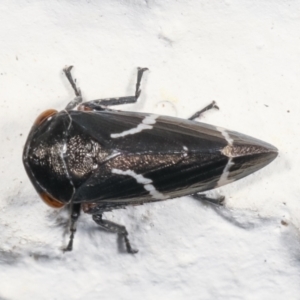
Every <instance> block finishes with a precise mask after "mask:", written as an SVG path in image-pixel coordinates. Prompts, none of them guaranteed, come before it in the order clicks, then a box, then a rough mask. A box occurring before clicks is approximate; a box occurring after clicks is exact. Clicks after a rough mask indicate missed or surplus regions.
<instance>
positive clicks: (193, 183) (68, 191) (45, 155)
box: [23, 66, 278, 253]
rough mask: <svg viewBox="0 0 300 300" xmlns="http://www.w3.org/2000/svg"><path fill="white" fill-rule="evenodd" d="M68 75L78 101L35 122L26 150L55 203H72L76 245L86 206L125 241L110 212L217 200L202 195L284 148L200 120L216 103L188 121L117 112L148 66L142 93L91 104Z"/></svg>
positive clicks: (44, 194) (38, 185)
mask: <svg viewBox="0 0 300 300" xmlns="http://www.w3.org/2000/svg"><path fill="white" fill-rule="evenodd" d="M71 69H72V66H70V67H66V68H65V69H64V72H65V74H66V77H67V78H68V81H69V82H70V84H71V86H72V88H73V90H74V92H75V95H76V97H75V99H74V100H73V101H71V102H70V103H69V104H68V105H67V106H66V108H65V109H64V110H62V111H60V112H58V111H56V110H53V109H50V110H47V111H45V112H43V113H42V114H41V115H40V116H39V117H38V118H37V119H36V121H35V123H34V125H33V127H32V128H31V131H30V133H29V136H28V139H27V142H26V144H25V148H24V153H23V163H24V166H25V169H26V171H27V174H28V176H29V178H30V180H31V182H32V184H33V186H34V187H35V189H36V190H37V192H38V194H39V195H40V196H41V198H42V199H43V200H44V201H45V202H46V203H47V204H48V205H50V206H51V207H54V208H60V207H63V206H65V205H70V240H69V243H68V245H67V247H66V248H65V251H71V250H72V247H73V240H74V234H75V231H76V221H77V220H78V218H79V216H80V212H81V210H82V211H84V212H85V213H88V214H91V215H92V217H93V220H94V221H95V222H96V223H97V224H98V225H100V226H101V227H102V228H104V229H106V230H107V231H111V232H115V233H118V234H119V235H121V236H122V237H123V238H124V241H125V246H126V249H127V252H128V253H136V252H137V250H135V249H133V248H132V247H131V244H130V242H129V239H128V232H127V230H126V228H125V227H124V226H122V225H118V224H115V223H113V222H110V221H108V220H105V219H103V217H102V216H103V213H105V212H108V211H112V210H114V209H119V208H124V207H126V206H128V205H141V204H144V203H148V202H156V201H162V200H166V199H172V198H176V197H181V196H185V195H192V196H193V197H194V198H196V199H200V200H206V201H210V202H213V203H220V204H221V203H222V201H223V200H224V197H219V198H217V199H212V198H208V197H206V196H205V195H203V194H201V192H204V191H207V190H211V189H214V188H216V187H219V186H222V185H225V184H228V183H230V182H232V181H235V180H238V179H240V178H243V177H245V176H247V175H249V174H251V173H253V172H255V171H257V170H259V169H261V168H262V167H264V166H266V165H267V164H269V163H270V162H271V161H272V160H274V159H275V158H276V156H277V154H278V151H277V149H276V148H275V147H274V146H272V145H270V144H268V143H265V142H263V141H260V140H258V139H255V138H252V137H249V136H246V135H243V134H240V133H237V132H235V131H229V130H226V129H224V128H221V127H216V126H212V125H207V124H204V123H200V122H196V121H195V119H196V118H198V117H199V116H200V115H201V114H202V113H203V112H205V111H206V110H208V109H211V108H218V107H217V106H216V104H215V102H212V103H211V104H210V105H208V106H206V107H205V108H204V109H202V110H200V111H198V112H196V113H195V114H194V115H193V116H192V117H190V118H189V119H188V120H184V119H179V118H174V117H168V116H159V115H155V114H147V113H137V112H127V111H117V110H112V109H109V108H108V107H109V106H114V105H120V104H127V103H135V102H136V101H137V100H138V98H139V96H140V93H141V89H140V84H141V79H142V76H143V73H144V72H145V71H146V70H147V68H138V72H137V83H136V89H135V95H134V96H129V97H120V98H109V99H102V100H94V101H88V102H83V100H82V96H81V91H80V89H79V88H78V87H77V85H76V83H75V81H74V79H73V77H72V74H71Z"/></svg>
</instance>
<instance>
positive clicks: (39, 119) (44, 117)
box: [34, 109, 57, 126]
mask: <svg viewBox="0 0 300 300" xmlns="http://www.w3.org/2000/svg"><path fill="white" fill-rule="evenodd" d="M56 113H57V110H55V109H48V110H45V111H44V112H42V113H41V114H40V115H39V116H38V117H37V119H36V120H35V122H34V125H35V126H38V125H41V124H42V123H43V122H44V121H45V120H47V119H48V118H49V117H51V116H53V115H55V114H56Z"/></svg>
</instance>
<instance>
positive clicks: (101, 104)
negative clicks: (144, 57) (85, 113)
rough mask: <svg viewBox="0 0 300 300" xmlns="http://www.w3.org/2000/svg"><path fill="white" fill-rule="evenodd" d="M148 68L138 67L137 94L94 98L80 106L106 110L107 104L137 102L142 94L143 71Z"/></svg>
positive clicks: (86, 108)
mask: <svg viewBox="0 0 300 300" xmlns="http://www.w3.org/2000/svg"><path fill="white" fill-rule="evenodd" d="M147 70H148V68H138V73H137V81H136V86H135V95H134V96H128V97H119V98H107V99H99V100H92V101H88V102H85V103H83V104H82V105H81V106H80V108H81V109H83V110H84V109H85V110H99V111H102V110H105V107H106V106H113V105H121V104H130V103H135V102H137V100H138V98H139V96H140V94H141V89H140V86H141V80H142V77H143V73H144V72H145V71H147Z"/></svg>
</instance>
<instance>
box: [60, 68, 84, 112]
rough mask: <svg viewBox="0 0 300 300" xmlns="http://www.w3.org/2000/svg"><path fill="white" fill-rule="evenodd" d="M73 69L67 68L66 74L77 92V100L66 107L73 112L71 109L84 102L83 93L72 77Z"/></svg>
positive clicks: (65, 69)
mask: <svg viewBox="0 0 300 300" xmlns="http://www.w3.org/2000/svg"><path fill="white" fill-rule="evenodd" d="M72 68H73V66H69V67H65V68H64V72H65V74H66V76H67V78H68V80H69V82H70V84H71V86H72V88H73V90H74V92H75V95H76V98H75V99H74V100H73V101H71V102H70V103H68V105H67V106H66V110H71V109H73V108H75V107H76V106H77V105H78V104H79V103H81V102H82V97H81V91H80V89H79V87H77V85H76V83H75V81H74V79H73V77H72V74H71V70H72Z"/></svg>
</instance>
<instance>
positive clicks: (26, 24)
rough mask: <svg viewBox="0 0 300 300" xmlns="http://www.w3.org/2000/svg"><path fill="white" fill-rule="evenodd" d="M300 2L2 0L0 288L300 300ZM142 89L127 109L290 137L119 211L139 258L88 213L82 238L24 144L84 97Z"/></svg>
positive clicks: (52, 294)
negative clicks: (36, 177)
mask: <svg viewBox="0 0 300 300" xmlns="http://www.w3.org/2000/svg"><path fill="white" fill-rule="evenodd" d="M299 14H300V3H299V2H297V1H279V0H276V1H245V0H242V1H240V0H236V1H234V0H233V1H230V0H228V1H201V0H200V1H197V0H193V1H187V0H181V1H154V0H148V1H121V0H120V1H117V0H115V1H92V0H91V1H38V0H36V1H31V0H28V1H25V0H19V1H10V0H3V1H1V7H0V22H1V26H0V39H1V51H0V98H1V100H0V107H1V109H0V116H1V123H0V124H1V135H0V139H1V160H0V170H1V172H0V192H1V193H0V194H1V200H0V212H1V217H0V232H1V235H0V264H1V265H0V299H1V300H2V299H3V300H11V299H24V300H26V299H89V300H93V299H110V300H114V299H144V300H147V299H151V300H152V299H299V294H300V285H299V280H300V252H299V251H300V235H299V229H300V187H299V172H300V171H299V170H300V156H299V150H300V149H299V144H300V138H299V130H300V121H299V116H300V109H299V108H300V104H299V103H300V99H299V98H300V50H299V49H300V34H299V32H300V31H299V28H300V19H299ZM66 64H73V65H74V66H75V69H74V74H75V77H76V78H77V79H78V83H79V85H80V87H81V89H82V91H83V95H84V97H85V98H86V99H89V100H93V99H97V98H106V97H113V96H124V95H131V94H133V92H134V88H135V87H134V84H135V74H136V69H135V68H136V67H138V66H140V67H148V68H149V69H150V72H148V74H147V75H146V76H145V80H144V82H143V92H142V96H141V98H140V101H139V103H138V104H136V105H128V106H127V107H124V109H128V110H137V111H143V112H149V113H156V114H159V113H160V114H169V115H173V116H179V117H183V118H185V117H188V116H190V115H192V114H193V113H194V112H195V111H196V110H197V109H199V108H202V107H203V106H204V105H205V104H208V103H209V102H210V101H211V100H216V101H217V103H218V105H219V106H220V108H221V110H220V111H219V112H218V111H211V112H209V113H207V114H206V115H205V117H204V118H203V121H204V122H208V123H211V124H215V125H218V126H222V127H225V128H230V129H234V130H237V131H240V132H243V133H245V134H249V135H252V136H254V137H257V138H260V139H263V140H265V141H267V142H270V143H272V144H274V145H275V146H277V147H278V148H279V150H280V155H279V157H278V158H277V159H276V161H274V162H273V163H272V164H271V165H269V166H268V167H266V168H265V169H263V170H261V171H260V172H258V173H257V174H254V175H252V176H250V177H248V178H247V179H245V180H241V181H239V182H235V183H232V184H230V185H228V186H226V187H224V188H222V189H220V191H217V192H219V193H222V194H225V195H226V196H227V207H226V208H220V209H216V208H214V207H211V206H209V205H205V204H202V203H199V202H197V201H194V200H192V199H190V198H188V197H186V198H181V199H176V200H172V201H165V202H162V203H158V204H157V203H156V204H150V205H144V206H142V207H133V208H128V209H127V210H119V211H114V212H112V213H108V214H106V217H107V218H108V219H110V220H112V221H116V222H118V223H121V224H126V226H127V228H128V230H129V232H130V238H131V241H132V244H133V246H134V247H137V248H138V249H139V253H138V254H137V255H135V256H132V255H128V254H126V253H123V252H122V251H120V250H119V246H118V242H117V237H116V236H115V235H114V234H108V233H105V232H103V231H100V230H99V229H98V228H97V225H96V224H95V223H94V222H93V221H92V220H91V218H90V217H89V216H87V215H85V216H83V217H82V218H81V219H80V221H79V224H78V232H77V235H76V239H75V245H74V247H75V249H74V251H73V252H72V253H67V254H63V253H62V251H61V250H60V249H61V248H62V247H63V246H65V245H66V243H67V235H66V231H65V228H66V222H67V215H66V212H63V211H55V210H51V209H50V208H48V207H46V206H45V205H44V203H42V201H40V200H39V197H38V196H37V195H36V193H35V190H34V189H33V187H32V186H31V184H30V182H29V179H28V178H27V176H26V174H25V171H24V169H23V166H22V162H21V153H22V148H23V145H24V143H25V139H26V137H27V134H28V131H29V129H30V127H31V125H32V123H33V121H34V119H35V118H36V116H37V115H38V114H39V113H40V112H41V111H43V110H45V109H48V108H56V109H62V108H63V107H64V106H65V105H66V104H67V103H68V101H70V100H71V99H72V98H73V93H72V90H71V87H70V86H69V85H68V83H67V80H66V79H65V78H64V76H63V73H62V71H61V69H62V68H63V67H64V66H65V65H66Z"/></svg>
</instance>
